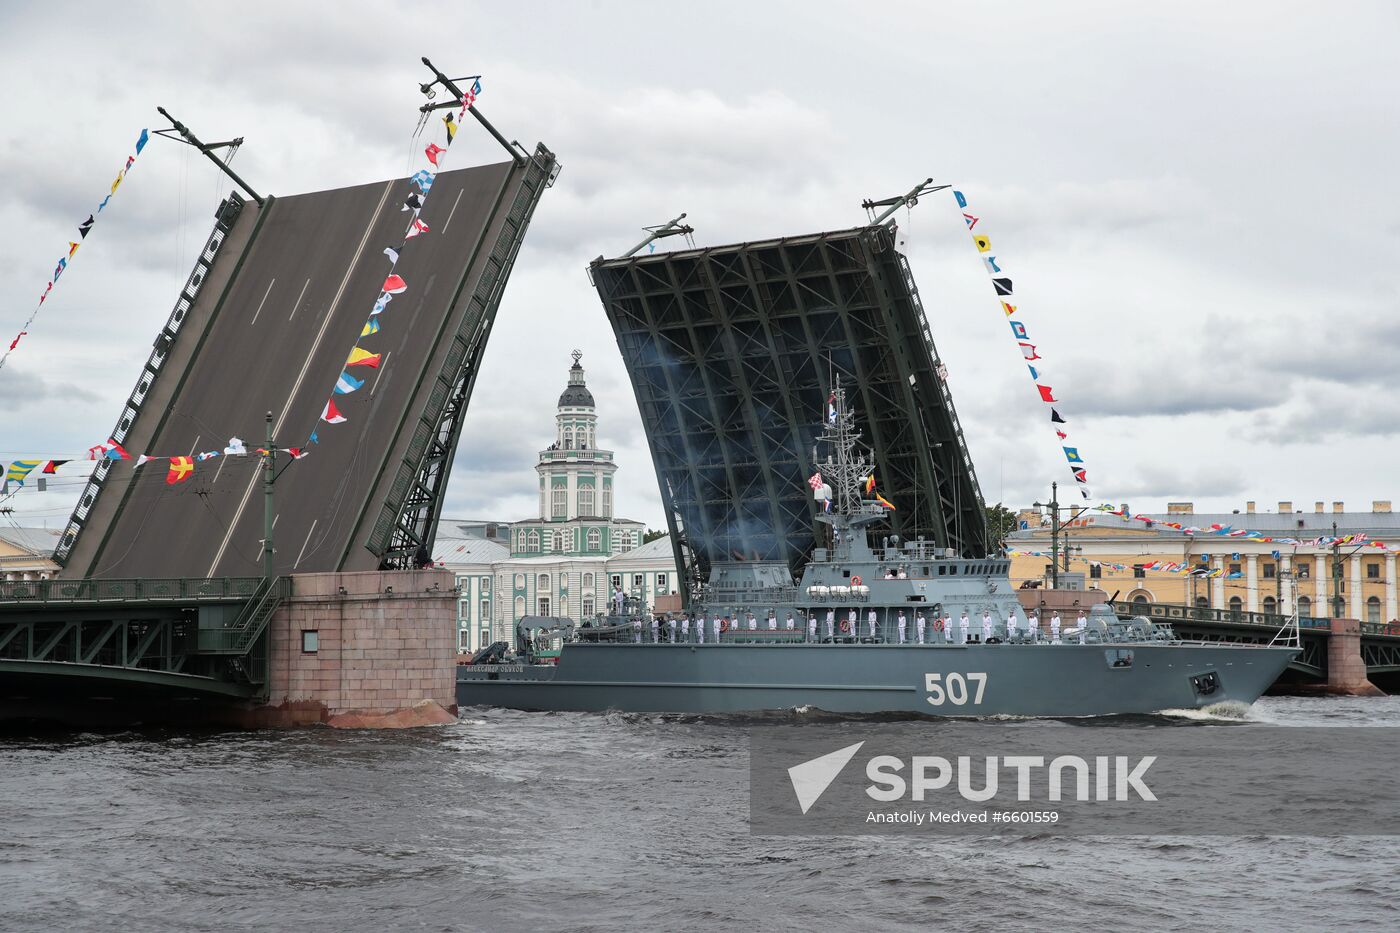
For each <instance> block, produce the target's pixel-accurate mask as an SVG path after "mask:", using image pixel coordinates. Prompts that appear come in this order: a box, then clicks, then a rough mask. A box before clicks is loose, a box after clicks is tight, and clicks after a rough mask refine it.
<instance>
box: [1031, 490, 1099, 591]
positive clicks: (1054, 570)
mask: <svg viewBox="0 0 1400 933" xmlns="http://www.w3.org/2000/svg"><path fill="white" fill-rule="evenodd" d="M1031 505H1033V506H1035V507H1036V508H1038V509H1049V510H1050V589H1052V590H1056V589H1059V588H1060V535H1061V534H1062V533H1063V531H1064V527H1065V523H1064V522H1061V521H1060V484H1059V483H1051V484H1050V501H1049V502H1032V503H1031ZM1087 511H1089V508H1088V506H1084V507H1082V508H1080V509H1079V510H1078V511H1075V512H1073V513H1072V514H1071V515H1070V517H1069V520H1070V521H1074V520H1075V519H1076V518H1078V517H1079V516H1081V515H1083V514H1084V513H1085V512H1087ZM1078 550H1079V552H1080V553H1081V554H1082V553H1083V552H1084V549H1083V548H1082V547H1081V548H1078ZM1065 573H1069V547H1068V546H1066V547H1065Z"/></svg>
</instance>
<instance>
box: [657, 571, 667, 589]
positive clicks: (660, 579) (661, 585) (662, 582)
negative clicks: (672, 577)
mask: <svg viewBox="0 0 1400 933" xmlns="http://www.w3.org/2000/svg"><path fill="white" fill-rule="evenodd" d="M656 592H658V593H664V592H666V574H664V573H658V574H657V575H656Z"/></svg>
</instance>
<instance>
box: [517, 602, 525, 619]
mask: <svg viewBox="0 0 1400 933" xmlns="http://www.w3.org/2000/svg"><path fill="white" fill-rule="evenodd" d="M524 617H525V597H524V596H517V597H515V620H516V621H517V622H518V621H520V620H521V619H523V618H524Z"/></svg>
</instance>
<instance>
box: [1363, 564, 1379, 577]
mask: <svg viewBox="0 0 1400 933" xmlns="http://www.w3.org/2000/svg"><path fill="white" fill-rule="evenodd" d="M1380 578H1381V565H1380V564H1379V563H1375V562H1371V563H1368V564H1367V565H1366V579H1367V580H1379V579H1380Z"/></svg>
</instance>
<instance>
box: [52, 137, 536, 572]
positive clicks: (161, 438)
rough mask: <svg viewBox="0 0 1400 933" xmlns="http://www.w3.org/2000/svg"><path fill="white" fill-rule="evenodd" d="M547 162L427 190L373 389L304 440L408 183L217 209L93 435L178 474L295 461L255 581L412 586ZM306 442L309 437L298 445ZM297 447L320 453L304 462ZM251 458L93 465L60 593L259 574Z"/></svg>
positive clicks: (361, 308) (257, 483)
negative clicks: (399, 572) (267, 452)
mask: <svg viewBox="0 0 1400 933" xmlns="http://www.w3.org/2000/svg"><path fill="white" fill-rule="evenodd" d="M557 172H558V164H557V162H556V161H555V159H554V155H553V153H551V152H550V151H549V150H548V149H547V148H545V147H544V146H543V145H540V146H538V147H537V148H536V149H535V151H534V152H533V153H525V152H524V151H523V150H522V151H521V152H520V153H519V154H518V156H517V157H516V158H514V159H512V160H511V161H506V162H501V163H498V164H493V165H482V166H477V167H473V168H465V169H459V170H455V171H445V172H442V173H440V174H438V175H437V177H436V179H435V181H434V184H433V191H432V197H431V198H429V199H428V200H427V202H426V204H425V206H424V208H423V212H422V215H421V216H422V220H423V221H425V222H426V223H427V224H428V226H429V227H430V229H431V232H430V233H429V234H428V235H424V236H419V237H415V238H414V239H413V240H412V241H410V242H409V243H408V244H407V245H406V246H405V247H404V249H403V250H402V256H401V259H400V261H399V263H398V265H397V267H396V269H395V272H396V273H397V274H398V275H400V276H401V277H402V278H403V279H404V280H405V281H406V282H407V283H408V286H409V287H408V290H407V291H406V292H405V293H403V294H400V295H398V296H396V297H395V298H394V299H393V301H392V303H391V304H390V306H389V307H388V309H387V310H386V311H385V312H384V314H383V315H382V317H381V320H382V322H383V326H382V329H381V331H380V332H379V334H378V335H376V337H375V342H374V344H373V346H374V349H375V350H376V351H378V352H381V353H382V354H383V361H382V363H381V365H380V366H379V368H378V369H375V370H367V371H362V373H361V374H363V375H365V376H366V377H367V379H366V384H365V386H364V387H363V388H362V389H361V390H360V391H359V392H358V393H356V394H355V395H353V396H348V397H346V399H347V400H346V401H345V404H344V408H345V409H346V413H347V415H349V416H350V420H349V422H348V423H345V424H340V425H336V426H327V425H325V424H321V423H319V417H320V414H321V410H322V406H323V405H324V404H325V401H326V399H327V398H328V397H329V396H330V393H331V388H332V387H333V386H334V385H335V382H336V378H337V376H338V375H339V374H340V372H341V370H342V369H343V367H344V364H345V361H346V355H347V353H348V352H349V350H350V348H351V346H352V345H353V344H354V343H355V339H356V337H357V336H358V335H359V334H360V331H361V328H362V327H363V326H364V325H365V322H366V319H367V318H368V316H369V312H370V308H371V306H372V305H373V304H374V301H375V298H376V296H377V295H378V294H379V288H380V285H381V283H382V282H383V281H384V277H385V275H386V274H387V270H388V266H389V264H388V262H387V260H386V259H385V257H384V256H383V255H382V253H383V250H384V248H385V247H386V246H395V245H397V244H399V243H400V242H402V241H403V232H404V228H405V226H406V225H407V220H406V219H405V218H407V217H408V216H409V215H407V214H405V213H402V212H401V210H400V207H401V204H402V203H403V201H404V199H405V197H407V195H408V194H409V193H410V191H411V190H414V189H412V188H411V183H410V181H409V180H408V179H396V180H392V181H381V182H375V183H373V184H366V185H357V186H354V187H349V188H339V189H335V190H331V191H319V192H313V193H309V194H299V195H293V196H289V197H278V198H267V199H265V201H264V203H263V204H262V205H259V204H257V203H254V202H251V201H244V200H243V199H242V198H240V197H238V196H236V195H234V196H231V197H230V198H229V199H228V200H226V201H225V202H223V204H221V205H220V208H219V211H218V213H217V218H216V224H215V228H214V231H213V232H212V233H211V235H210V238H209V240H208V242H207V244H206V247H205V249H204V251H203V252H202V253H201V255H200V257H199V259H198V261H197V262H196V266H195V269H194V271H193V272H192V273H191V275H190V278H189V279H188V280H187V282H186V285H185V287H184V288H183V289H182V291H181V294H180V296H179V297H178V299H177V302H176V306H175V310H174V311H173V312H172V314H171V316H170V319H169V320H168V322H167V324H166V325H165V327H164V328H162V329H161V332H160V333H159V334H158V335H157V336H156V339H155V343H154V346H153V350H152V353H151V356H150V358H149V359H148V360H147V361H146V363H145V365H144V366H143V367H142V370H141V373H140V375H139V377H138V379H137V384H136V388H135V389H134V390H133V392H132V395H131V398H130V400H129V401H128V403H127V405H126V407H125V409H124V410H123V412H122V415H121V416H120V418H119V419H118V422H117V425H116V427H115V428H114V430H113V432H112V437H113V438H115V439H116V440H117V441H118V442H119V443H121V444H122V445H123V446H124V447H126V448H127V449H128V450H130V451H132V452H133V453H135V452H149V453H152V454H159V455H191V454H194V453H197V452H199V451H204V450H222V449H223V447H224V446H225V445H226V444H227V443H228V441H229V438H230V436H238V437H239V438H241V439H242V440H244V441H245V443H246V445H247V447H248V448H249V449H250V450H251V449H253V448H257V447H261V446H263V444H264V440H265V436H266V426H265V417H266V413H267V412H271V413H272V417H273V425H274V428H275V438H276V444H277V446H279V447H284V448H285V447H306V446H309V447H310V449H311V451H312V455H311V456H309V457H307V458H305V459H303V460H300V461H298V462H296V463H294V464H292V465H291V466H290V468H288V469H286V470H285V471H284V472H283V473H282V474H281V475H280V476H279V478H278V480H277V483H276V487H275V488H276V498H275V508H276V513H275V524H274V529H273V530H274V535H273V538H274V541H275V543H276V547H277V552H276V555H275V560H274V563H273V572H274V573H275V574H289V573H294V572H295V573H314V572H324V571H355V570H374V569H379V568H391V567H406V566H410V565H411V564H412V563H413V561H414V559H415V558H416V556H417V555H418V554H419V553H420V551H421V549H423V548H425V547H427V548H430V547H431V542H432V538H433V535H434V532H435V525H436V522H437V520H438V518H439V515H440V510H441V503H442V494H443V491H444V487H445V484H446V480H447V476H448V474H449V472H450V468H451V463H452V456H453V452H454V450H455V448H456V445H457V440H458V438H459V437H460V433H461V424H462V421H461V419H462V415H463V414H464V412H465V409H466V405H467V402H468V400H469V398H470V395H471V390H472V386H473V383H474V381H475V378H476V373H477V371H478V368H479V364H480V360H481V354H482V352H483V351H484V349H485V345H486V340H487V337H488V335H489V333H490V330H491V325H492V322H493V320H494V317H495V313H496V309H497V306H498V304H499V302H500V299H501V294H502V291H503V289H504V287H505V284H506V280H507V278H508V276H509V273H510V270H511V266H512V264H513V262H514V260H515V256H516V253H517V251H518V250H519V248H520V244H521V241H522V240H523V238H524V236H525V231H526V227H527V225H528V223H529V220H530V217H531V215H532V213H533V211H534V208H535V205H536V204H537V202H538V200H539V198H540V196H541V194H542V193H543V191H544V189H545V188H546V187H548V186H549V185H550V184H552V182H553V180H554V178H555V176H556V174H557ZM318 428H319V430H318ZM313 431H317V432H318V440H319V443H317V444H315V445H308V443H307V440H308V437H309V436H310V435H311V433H312V432H313ZM259 460H260V458H259V457H257V456H256V455H253V456H248V457H218V458H216V459H212V460H209V461H206V462H203V463H200V464H198V466H197V469H196V472H195V475H194V476H193V477H192V478H191V479H190V480H189V481H186V482H183V483H181V484H179V485H174V486H172V485H167V484H166V482H165V478H166V477H165V472H166V471H165V470H164V469H160V468H158V467H159V465H157V467H156V468H152V467H144V468H137V467H136V465H135V462H134V461H103V462H101V463H100V464H99V467H98V470H97V471H96V472H95V473H94V475H93V478H92V480H91V482H90V483H89V484H88V486H87V488H86V489H85V490H84V491H83V493H82V496H81V497H80V499H79V502H78V505H77V508H76V510H75V511H74V513H73V517H72V519H71V520H70V522H69V525H68V527H67V529H66V530H65V532H64V535H63V537H62V539H61V542H60V545H59V549H58V552H57V554H56V557H57V559H58V560H59V562H60V563H61V564H62V565H63V571H62V573H61V576H62V577H64V578H69V579H76V578H139V577H161V578H172V577H181V578H197V579H203V578H221V577H243V576H255V575H258V574H260V573H261V572H262V565H261V561H262V550H261V549H262V545H261V541H262V538H263V524H264V517H263V502H262V498H263V493H262V489H261V470H260V463H259Z"/></svg>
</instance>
